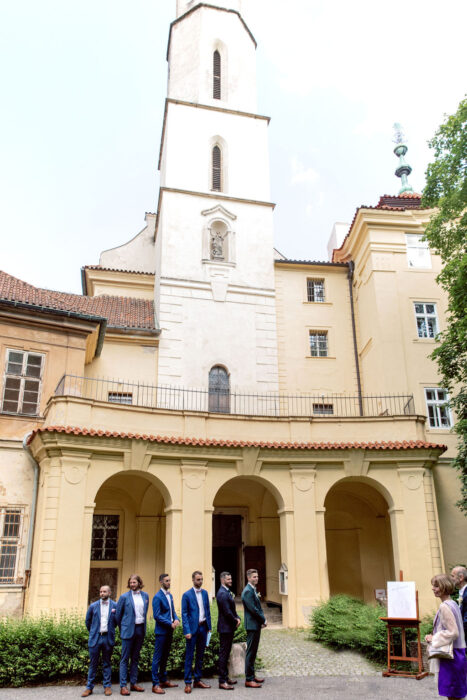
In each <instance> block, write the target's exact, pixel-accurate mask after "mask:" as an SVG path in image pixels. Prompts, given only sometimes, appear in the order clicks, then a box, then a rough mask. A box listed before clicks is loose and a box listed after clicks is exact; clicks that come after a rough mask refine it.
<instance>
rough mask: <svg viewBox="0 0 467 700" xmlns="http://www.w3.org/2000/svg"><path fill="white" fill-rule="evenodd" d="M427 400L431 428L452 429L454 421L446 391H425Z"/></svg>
mask: <svg viewBox="0 0 467 700" xmlns="http://www.w3.org/2000/svg"><path fill="white" fill-rule="evenodd" d="M425 398H426V408H427V413H428V421H429V424H430V428H450V427H451V426H452V419H451V411H450V410H449V406H448V401H449V396H448V392H447V391H446V389H425Z"/></svg>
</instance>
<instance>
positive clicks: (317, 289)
mask: <svg viewBox="0 0 467 700" xmlns="http://www.w3.org/2000/svg"><path fill="white" fill-rule="evenodd" d="M306 288H307V298H308V301H324V280H318V279H307V281H306Z"/></svg>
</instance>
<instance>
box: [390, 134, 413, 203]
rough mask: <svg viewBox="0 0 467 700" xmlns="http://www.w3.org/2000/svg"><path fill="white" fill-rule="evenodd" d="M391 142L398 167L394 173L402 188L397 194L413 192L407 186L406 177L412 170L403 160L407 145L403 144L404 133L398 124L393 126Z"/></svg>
mask: <svg viewBox="0 0 467 700" xmlns="http://www.w3.org/2000/svg"><path fill="white" fill-rule="evenodd" d="M393 141H394V143H395V144H396V147H395V149H394V153H395V155H396V156H398V157H399V167H398V168H397V170H396V171H395V174H396V175H397V177H400V179H401V185H402V187H401V188H400V190H399V194H403V193H404V192H413V188H412V187H411V186H410V185H409V181H408V180H407V177H408V176H409V175H410V173H411V172H412V168H411V167H410V165H409V164H408V163H406V161H405V160H404V156H405V154H406V153H407V145H406V143H405V137H404V132H403V131H402V127H401V125H400V124H399V123H398V122H396V123H395V124H394V139H393Z"/></svg>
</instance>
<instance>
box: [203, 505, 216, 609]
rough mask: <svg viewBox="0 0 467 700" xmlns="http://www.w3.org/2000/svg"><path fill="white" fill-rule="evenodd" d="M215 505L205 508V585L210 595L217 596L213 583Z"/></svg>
mask: <svg viewBox="0 0 467 700" xmlns="http://www.w3.org/2000/svg"><path fill="white" fill-rule="evenodd" d="M213 512H214V506H205V508H204V564H203V572H205V574H204V587H205V589H206V590H207V591H208V593H209V595H210V596H212V597H215V595H216V591H215V585H214V586H213V584H212V514H213Z"/></svg>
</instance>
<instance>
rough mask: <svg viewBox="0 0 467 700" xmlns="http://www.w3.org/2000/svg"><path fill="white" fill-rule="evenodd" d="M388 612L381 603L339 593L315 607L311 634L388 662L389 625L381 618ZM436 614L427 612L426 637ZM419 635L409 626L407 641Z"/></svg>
mask: <svg viewBox="0 0 467 700" xmlns="http://www.w3.org/2000/svg"><path fill="white" fill-rule="evenodd" d="M385 616H386V609H385V608H383V607H382V606H381V605H368V604H367V603H364V602H363V601H362V600H358V599H356V598H351V597H350V596H346V595H336V596H333V597H332V598H330V599H329V600H328V601H326V602H324V603H322V604H321V605H320V606H319V607H317V608H315V609H314V610H313V612H312V614H311V616H310V622H311V636H312V638H313V639H315V640H316V641H319V642H322V643H323V644H326V645H328V646H330V647H334V648H335V649H356V650H358V651H360V652H361V653H362V654H364V655H365V656H367V657H368V658H370V659H374V660H375V661H379V662H386V659H387V626H386V624H385V623H384V622H383V621H382V620H380V619H379V618H380V617H385ZM432 625H433V617H432V616H429V615H428V616H426V617H425V618H423V620H422V624H421V625H420V634H421V638H422V640H423V638H424V636H425V634H429V633H430V632H431V631H432ZM393 638H394V643H395V645H396V646H397V645H398V644H400V639H401V635H400V631H399V630H397V629H396V630H394V632H393ZM411 639H416V631H415V630H407V642H409V641H410V640H411Z"/></svg>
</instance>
